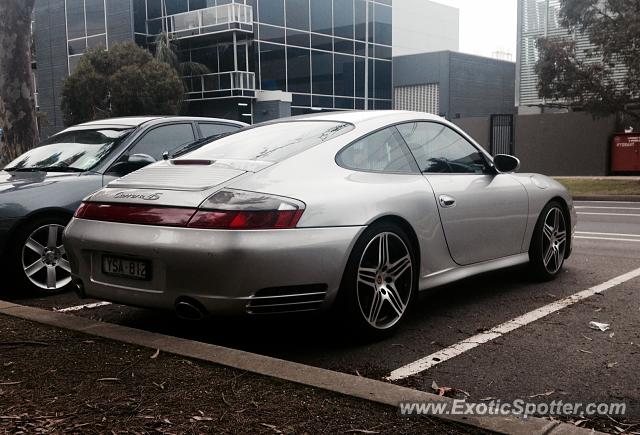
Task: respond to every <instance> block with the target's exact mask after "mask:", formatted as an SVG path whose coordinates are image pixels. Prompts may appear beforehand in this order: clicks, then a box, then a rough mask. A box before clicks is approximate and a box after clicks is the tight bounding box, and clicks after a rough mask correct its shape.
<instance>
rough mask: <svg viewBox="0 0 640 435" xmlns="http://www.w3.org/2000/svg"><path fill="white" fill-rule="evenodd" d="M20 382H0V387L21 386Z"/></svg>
mask: <svg viewBox="0 0 640 435" xmlns="http://www.w3.org/2000/svg"><path fill="white" fill-rule="evenodd" d="M21 383H22V381H13V382H0V385H18V384H21Z"/></svg>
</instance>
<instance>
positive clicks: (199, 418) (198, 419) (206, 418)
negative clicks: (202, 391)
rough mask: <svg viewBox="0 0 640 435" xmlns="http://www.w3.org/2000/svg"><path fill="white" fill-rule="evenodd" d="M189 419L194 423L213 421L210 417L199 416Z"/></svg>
mask: <svg viewBox="0 0 640 435" xmlns="http://www.w3.org/2000/svg"><path fill="white" fill-rule="evenodd" d="M191 419H192V420H195V421H213V418H211V417H202V416H199V415H194V416H193V417H191Z"/></svg>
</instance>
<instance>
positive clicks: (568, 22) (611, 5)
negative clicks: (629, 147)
mask: <svg viewBox="0 0 640 435" xmlns="http://www.w3.org/2000/svg"><path fill="white" fill-rule="evenodd" d="M639 10H640V0H562V3H561V7H560V11H559V15H560V24H561V25H562V26H563V27H565V28H566V29H568V31H569V34H570V37H569V38H561V37H549V38H540V39H538V41H537V47H538V54H539V60H538V62H537V63H536V66H535V71H536V73H537V75H538V93H539V95H540V97H542V98H546V99H548V100H549V103H550V105H554V106H561V107H574V108H582V109H583V110H586V111H588V112H590V113H592V114H593V115H594V116H604V115H610V114H614V113H622V114H624V115H627V116H629V117H631V118H633V119H634V120H636V121H637V120H640V116H639V115H638V113H637V112H636V111H635V110H634V109H637V108H638V105H639V104H640V14H639V13H638V11H639ZM578 34H584V35H586V36H587V37H588V38H589V41H590V42H591V44H592V45H593V48H591V49H589V50H586V51H585V52H584V53H580V52H579V51H578V50H577V47H576V43H575V41H574V39H573V38H572V36H574V35H578ZM614 71H617V72H618V77H614ZM619 72H622V73H623V74H622V77H620V76H619Z"/></svg>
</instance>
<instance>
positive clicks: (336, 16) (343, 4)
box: [333, 0, 353, 39]
mask: <svg viewBox="0 0 640 435" xmlns="http://www.w3.org/2000/svg"><path fill="white" fill-rule="evenodd" d="M333 26H334V34H335V36H339V37H341V38H349V39H353V0H333Z"/></svg>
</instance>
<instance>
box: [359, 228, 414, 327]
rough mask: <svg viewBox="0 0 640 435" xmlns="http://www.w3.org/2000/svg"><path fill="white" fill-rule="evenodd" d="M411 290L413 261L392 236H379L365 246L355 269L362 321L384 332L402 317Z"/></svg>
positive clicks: (400, 243) (384, 233)
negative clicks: (356, 270) (356, 271)
mask: <svg viewBox="0 0 640 435" xmlns="http://www.w3.org/2000/svg"><path fill="white" fill-rule="evenodd" d="M412 287H413V261H412V259H411V254H410V252H409V249H408V248H407V245H406V244H405V243H404V241H403V240H402V239H401V238H400V237H399V236H398V235H396V234H394V233H391V232H383V233H380V234H378V235H376V236H375V237H374V238H373V239H372V240H371V241H370V242H369V244H368V245H367V246H366V248H365V249H364V252H363V254H362V257H361V259H360V264H359V266H358V281H357V297H358V304H359V306H360V312H361V313H362V315H363V316H364V319H365V320H366V321H367V322H368V323H369V325H371V326H373V327H374V328H376V329H388V328H391V327H392V326H393V325H395V324H396V323H397V322H398V321H399V320H400V319H401V318H402V316H403V315H404V312H405V311H406V309H407V306H408V305H409V301H410V299H411V292H412V290H413V289H412Z"/></svg>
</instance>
